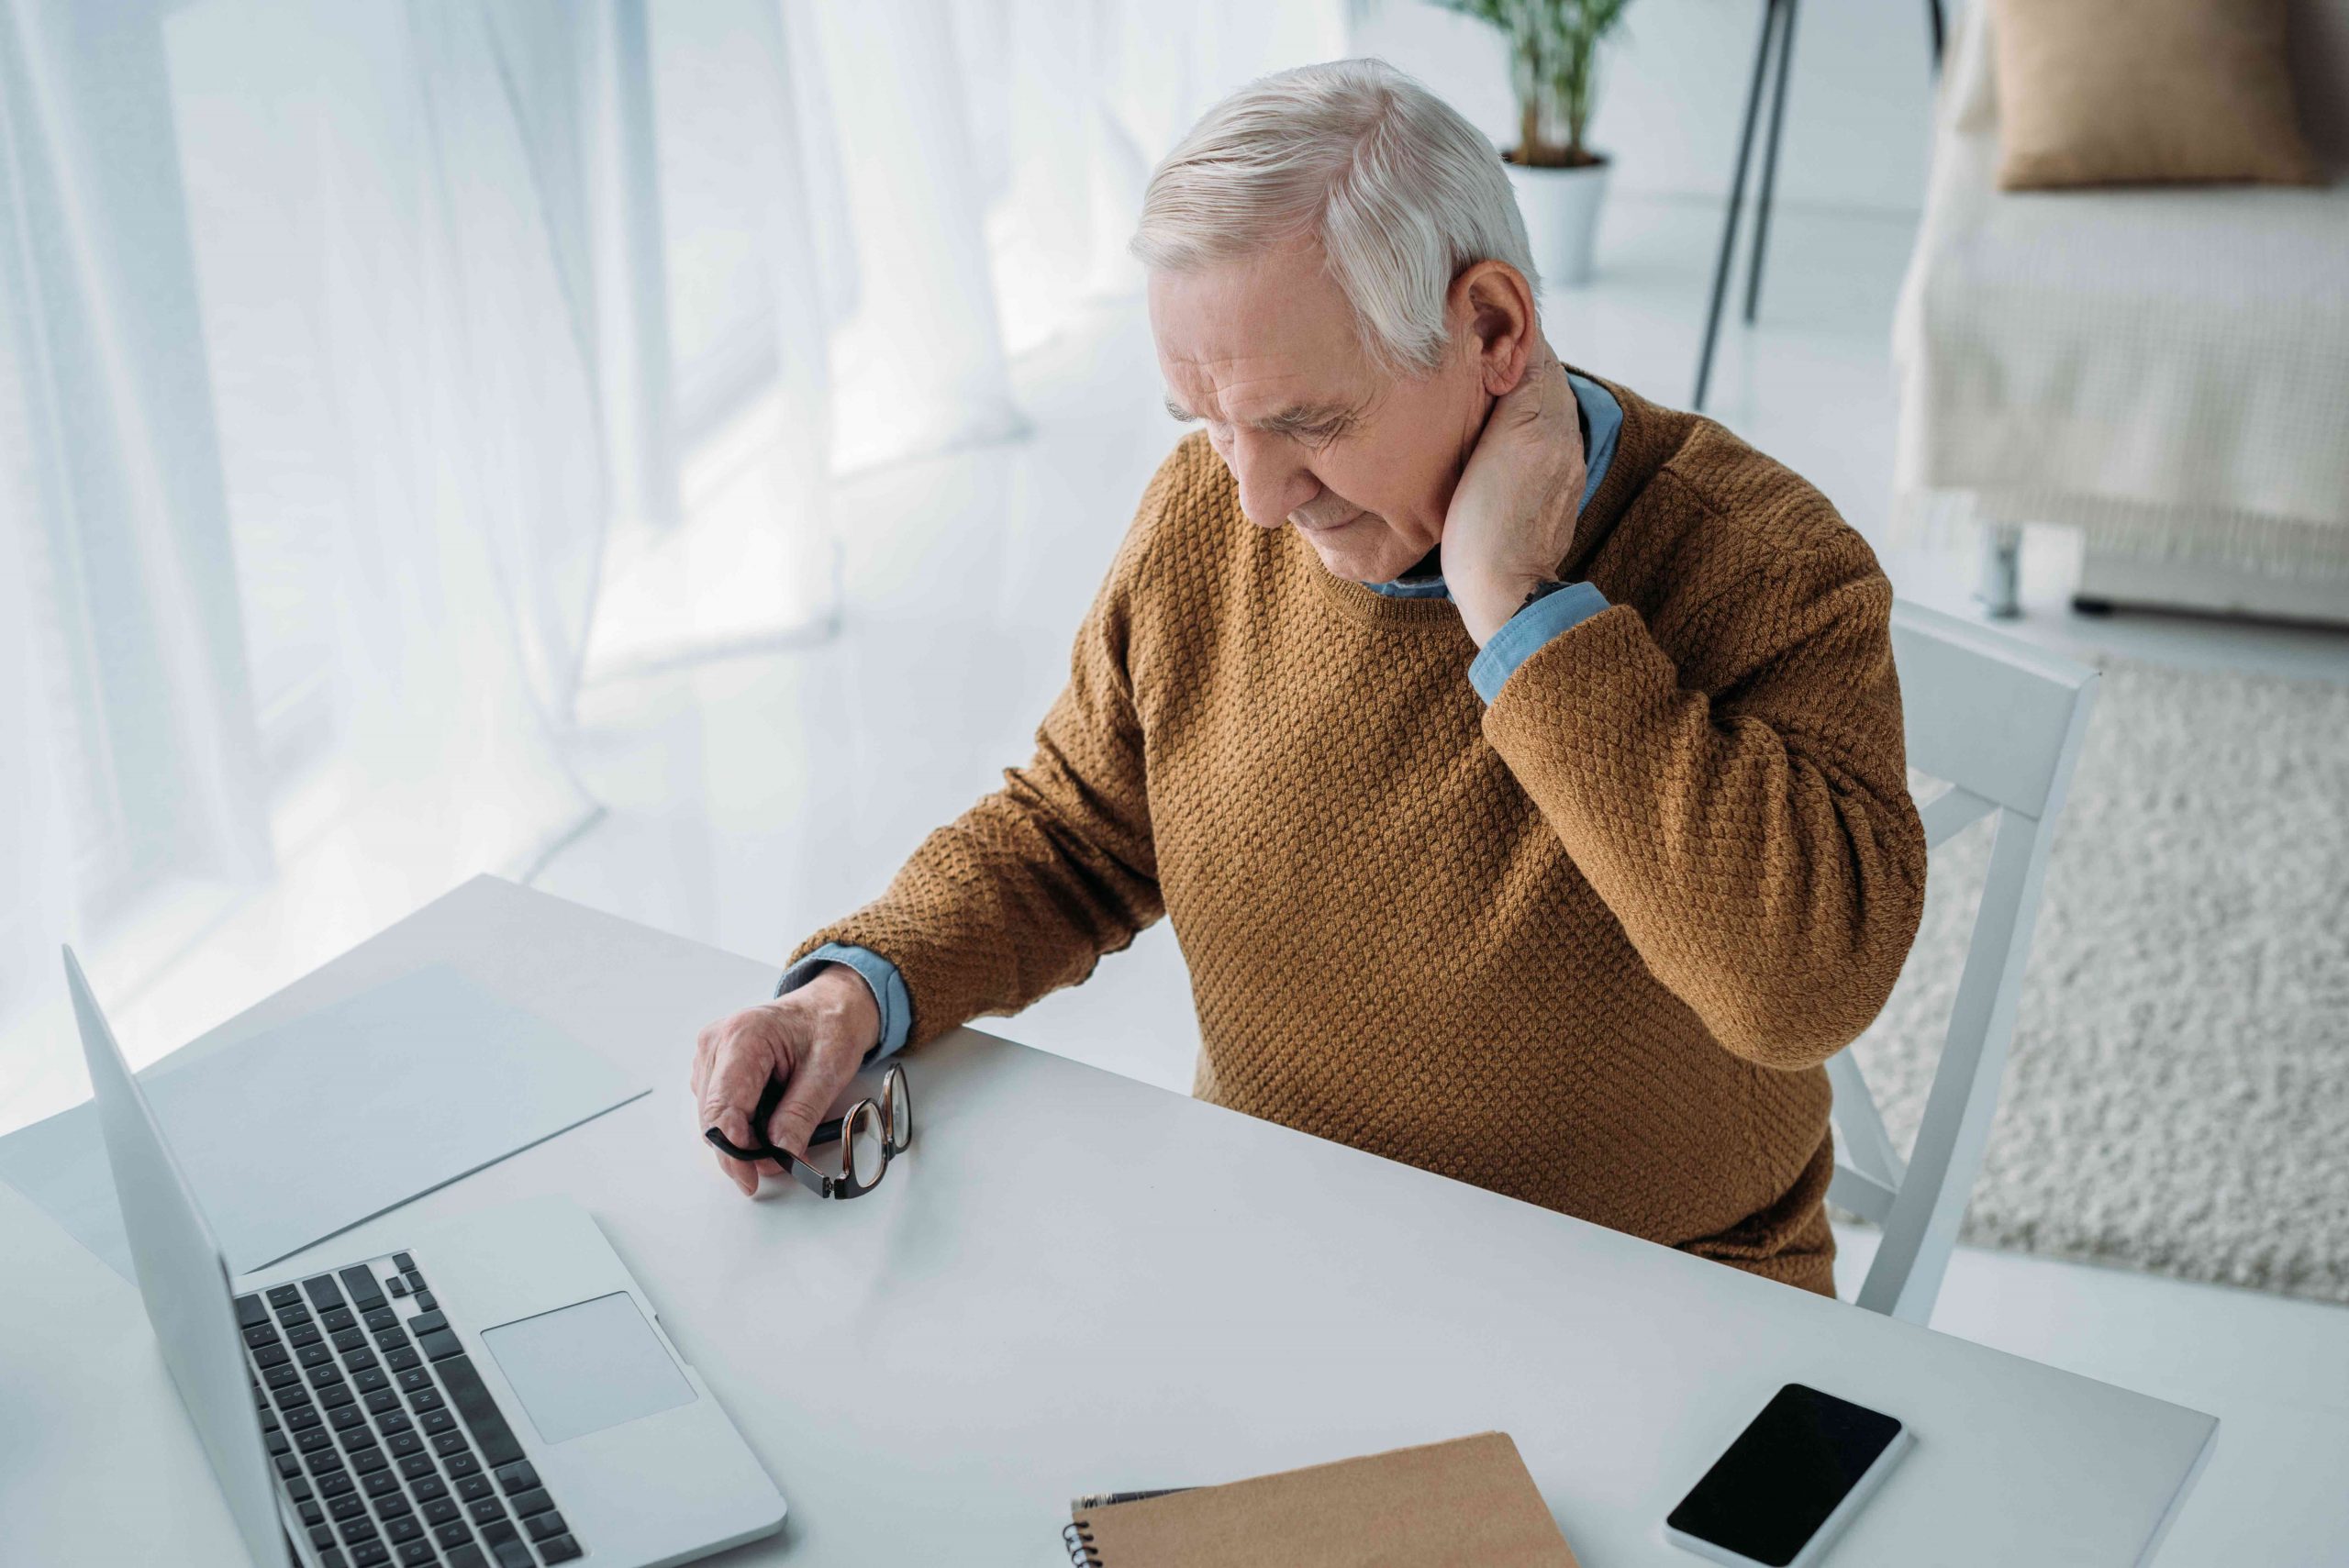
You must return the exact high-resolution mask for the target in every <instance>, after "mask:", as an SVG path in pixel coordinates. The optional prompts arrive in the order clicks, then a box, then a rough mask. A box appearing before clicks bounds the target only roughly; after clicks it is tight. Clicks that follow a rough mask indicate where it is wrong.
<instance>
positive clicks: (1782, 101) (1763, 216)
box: [1745, 0, 1801, 327]
mask: <svg viewBox="0 0 2349 1568" xmlns="http://www.w3.org/2000/svg"><path fill="white" fill-rule="evenodd" d="M1800 3H1801V0H1786V4H1785V19H1784V20H1782V21H1781V22H1779V24H1778V79H1777V81H1776V82H1775V83H1772V85H1771V88H1770V138H1769V140H1768V142H1767V143H1766V144H1765V147H1764V150H1763V153H1762V195H1761V196H1760V197H1759V198H1758V199H1757V200H1756V201H1755V202H1754V204H1753V261H1752V262H1751V264H1750V265H1749V267H1748V270H1747V272H1746V274H1745V324H1746V325H1747V326H1748V327H1751V326H1753V317H1754V315H1755V314H1756V312H1757V311H1758V310H1759V309H1760V307H1761V303H1762V258H1763V257H1764V256H1765V255H1766V254H1767V253H1768V252H1769V249H1770V206H1771V198H1772V197H1773V196H1774V195H1776V191H1777V188H1778V135H1779V132H1780V131H1781V130H1783V129H1784V128H1785V127H1786V123H1787V67H1788V66H1790V65H1792V64H1793V63H1794V58H1795V12H1796V10H1797V8H1798V6H1799V5H1800Z"/></svg>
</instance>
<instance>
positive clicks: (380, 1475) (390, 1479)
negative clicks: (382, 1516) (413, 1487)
mask: <svg viewBox="0 0 2349 1568" xmlns="http://www.w3.org/2000/svg"><path fill="white" fill-rule="evenodd" d="M359 1489H360V1490H361V1491H362V1492H364V1493H366V1494H367V1495H368V1496H370V1497H380V1496H384V1494H385V1493H387V1492H396V1491H398V1490H399V1489H400V1478H399V1477H398V1476H396V1475H395V1474H393V1473H391V1472H390V1471H388V1470H378V1471H377V1472H375V1473H373V1475H370V1476H369V1477H367V1479H366V1480H364V1481H362V1482H361V1483H360V1484H359Z"/></svg>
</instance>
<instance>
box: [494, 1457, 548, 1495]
mask: <svg viewBox="0 0 2349 1568" xmlns="http://www.w3.org/2000/svg"><path fill="white" fill-rule="evenodd" d="M497 1484H498V1485H500V1486H503V1487H505V1488H506V1490H507V1491H508V1492H509V1493H510V1492H527V1491H529V1489H530V1488H531V1487H533V1486H536V1485H538V1484H539V1473H538V1472H537V1471H535V1470H533V1469H531V1468H530V1462H529V1460H527V1459H518V1460H516V1461H515V1462H513V1463H511V1464H501V1465H499V1466H498V1467H497Z"/></svg>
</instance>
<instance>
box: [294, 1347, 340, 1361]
mask: <svg viewBox="0 0 2349 1568" xmlns="http://www.w3.org/2000/svg"><path fill="white" fill-rule="evenodd" d="M294 1359H295V1361H297V1362H301V1363H302V1364H303V1365H304V1366H324V1365H326V1364H327V1362H330V1361H332V1360H334V1351H333V1349H332V1347H330V1346H327V1345H304V1346H303V1347H302V1348H301V1349H300V1350H298V1351H295V1352H294Z"/></svg>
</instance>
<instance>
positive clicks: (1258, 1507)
mask: <svg viewBox="0 0 2349 1568" xmlns="http://www.w3.org/2000/svg"><path fill="white" fill-rule="evenodd" d="M1073 1515H1074V1521H1073V1522H1072V1523H1071V1524H1070V1525H1069V1527H1068V1529H1067V1532H1066V1533H1065V1534H1064V1535H1063V1541H1064V1542H1065V1543H1066V1544H1067V1546H1068V1548H1069V1560H1070V1561H1071V1562H1074V1563H1076V1564H1078V1565H1079V1568H1229V1565H1230V1564H1235V1563H1244V1564H1255V1563H1275V1562H1276V1563H1280V1564H1282V1568H1449V1565H1453V1564H1457V1565H1458V1568H1470V1565H1471V1564H1473V1565H1474V1568H1576V1564H1575V1554H1574V1552H1573V1551H1570V1550H1569V1549H1568V1548H1567V1546H1566V1540H1565V1537H1564V1536H1563V1535H1561V1534H1560V1533H1559V1532H1558V1526H1557V1521H1555V1520H1554V1519H1553V1518H1551V1517H1550V1510H1549V1507H1547V1506H1546V1505H1545V1504H1543V1502H1542V1494H1541V1493H1540V1492H1538V1491H1536V1490H1535V1489H1534V1486H1533V1477H1532V1476H1531V1475H1530V1474H1528V1473H1526V1469H1525V1462H1524V1461H1523V1460H1522V1459H1520V1458H1519V1457H1518V1452H1517V1444H1515V1443H1514V1442H1511V1441H1510V1440H1509V1438H1508V1433H1506V1432H1485V1433H1483V1434H1481V1435H1479V1436H1476V1437H1473V1438H1457V1439H1454V1440H1453V1441H1451V1442H1442V1443H1430V1444H1427V1445H1426V1446H1425V1447H1421V1448H1398V1449H1396V1450H1394V1451H1392V1452H1388V1453H1377V1454H1371V1455H1369V1456H1367V1457H1365V1458H1362V1459H1347V1460H1341V1461H1339V1462H1337V1463H1335V1464H1316V1465H1312V1466H1310V1467H1308V1468H1307V1469H1304V1470H1288V1471H1283V1472H1282V1473H1279V1474H1277V1475H1262V1476H1258V1477H1257V1478H1256V1479H1254V1480H1252V1481H1235V1482H1232V1483H1231V1484H1230V1485H1224V1486H1201V1487H1197V1488H1196V1489H1194V1490H1191V1491H1186V1492H1169V1493H1164V1494H1162V1495H1160V1496H1151V1497H1143V1498H1141V1499H1140V1500H1138V1501H1133V1502H1124V1503H1110V1504H1107V1505H1103V1506H1097V1507H1078V1508H1075V1509H1074V1510H1073Z"/></svg>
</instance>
